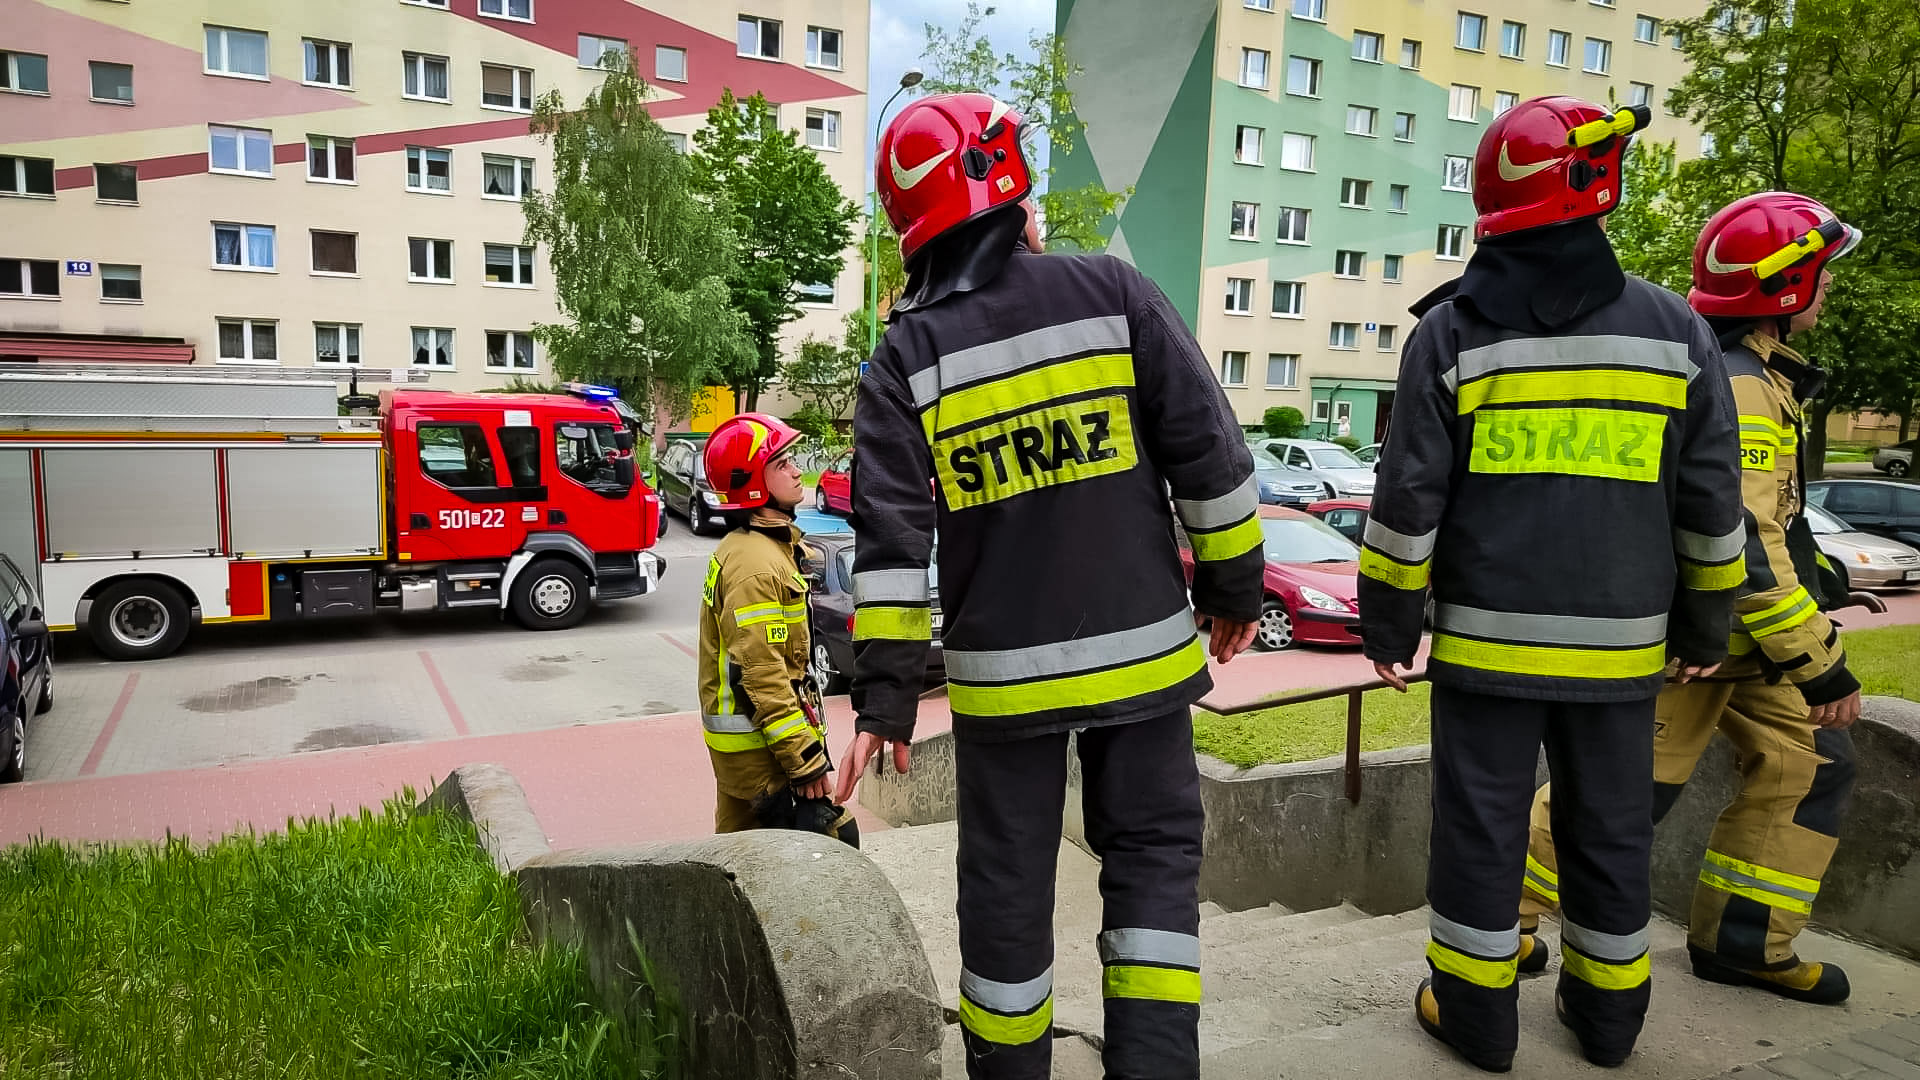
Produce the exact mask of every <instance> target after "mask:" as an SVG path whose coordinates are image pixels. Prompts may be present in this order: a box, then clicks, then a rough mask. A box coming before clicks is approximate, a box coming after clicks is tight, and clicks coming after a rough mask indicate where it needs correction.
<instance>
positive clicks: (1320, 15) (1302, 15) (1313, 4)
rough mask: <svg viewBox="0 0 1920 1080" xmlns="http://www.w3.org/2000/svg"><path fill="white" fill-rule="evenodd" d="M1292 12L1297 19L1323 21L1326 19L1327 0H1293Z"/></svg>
mask: <svg viewBox="0 0 1920 1080" xmlns="http://www.w3.org/2000/svg"><path fill="white" fill-rule="evenodd" d="M1293 14H1294V17H1295V18H1298V19H1312V20H1314V21H1315V22H1325V21H1327V0H1293Z"/></svg>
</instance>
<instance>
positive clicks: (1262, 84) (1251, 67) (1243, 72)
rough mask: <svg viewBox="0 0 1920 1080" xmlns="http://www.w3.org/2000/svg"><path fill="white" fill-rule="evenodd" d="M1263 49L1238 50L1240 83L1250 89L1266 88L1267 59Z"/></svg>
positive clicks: (1267, 55) (1267, 56) (1265, 51)
mask: <svg viewBox="0 0 1920 1080" xmlns="http://www.w3.org/2000/svg"><path fill="white" fill-rule="evenodd" d="M1268 59H1269V54H1268V52H1267V50H1265V49H1241V50H1240V85H1241V86H1244V87H1247V88H1248V89H1251V90H1265V89H1266V88H1267V60H1268Z"/></svg>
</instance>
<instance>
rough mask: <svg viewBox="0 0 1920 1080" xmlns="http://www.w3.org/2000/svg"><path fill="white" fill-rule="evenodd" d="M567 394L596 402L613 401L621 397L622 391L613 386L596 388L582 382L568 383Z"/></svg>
mask: <svg viewBox="0 0 1920 1080" xmlns="http://www.w3.org/2000/svg"><path fill="white" fill-rule="evenodd" d="M567 393H569V394H572V395H573V396H575V397H581V398H588V399H590V400H595V401H612V400H614V399H616V398H618V397H619V396H620V391H618V390H615V389H614V388H613V387H611V386H595V385H594V384H592V383H582V382H570V383H568V384H567Z"/></svg>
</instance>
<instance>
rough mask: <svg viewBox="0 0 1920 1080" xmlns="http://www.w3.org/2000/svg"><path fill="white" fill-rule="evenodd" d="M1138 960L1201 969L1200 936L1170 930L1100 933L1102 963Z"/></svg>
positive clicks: (1131, 929) (1128, 930)
mask: <svg viewBox="0 0 1920 1080" xmlns="http://www.w3.org/2000/svg"><path fill="white" fill-rule="evenodd" d="M1130 961H1138V962H1143V963H1148V964H1165V965H1167V966H1169V967H1183V968H1198V967H1199V966H1200V939H1199V938H1197V937H1195V936H1193V935H1192V934H1176V933H1174V932H1173V931H1171V930H1141V929H1133V928H1129V929H1125V930H1109V931H1107V932H1106V933H1104V934H1101V935H1100V962H1101V963H1102V964H1124V963H1128V962H1130Z"/></svg>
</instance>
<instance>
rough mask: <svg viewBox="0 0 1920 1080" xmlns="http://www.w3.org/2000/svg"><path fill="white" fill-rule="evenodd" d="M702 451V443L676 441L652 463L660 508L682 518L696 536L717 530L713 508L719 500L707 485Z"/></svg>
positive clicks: (719, 526) (704, 457) (717, 519)
mask: <svg viewBox="0 0 1920 1080" xmlns="http://www.w3.org/2000/svg"><path fill="white" fill-rule="evenodd" d="M706 448H707V444H706V443H705V442H704V441H701V442H694V441H692V440H690V439H676V440H674V441H673V442H670V443H668V444H667V448H666V449H665V450H662V451H661V452H660V460H659V461H658V462H657V463H655V472H656V473H657V474H658V475H657V477H656V480H657V482H656V483H655V485H654V486H655V488H656V489H658V491H659V492H660V502H661V505H663V506H664V507H666V509H667V510H668V511H670V512H672V513H675V514H679V515H680V516H681V517H683V518H686V519H687V524H688V525H689V526H690V527H691V528H692V529H693V531H694V532H696V533H704V532H708V531H710V530H716V529H719V528H721V525H720V512H719V511H717V510H715V509H714V504H716V503H718V502H719V501H720V497H719V496H718V495H715V494H714V493H713V485H712V484H709V483H707V459H706V454H705V450H706Z"/></svg>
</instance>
